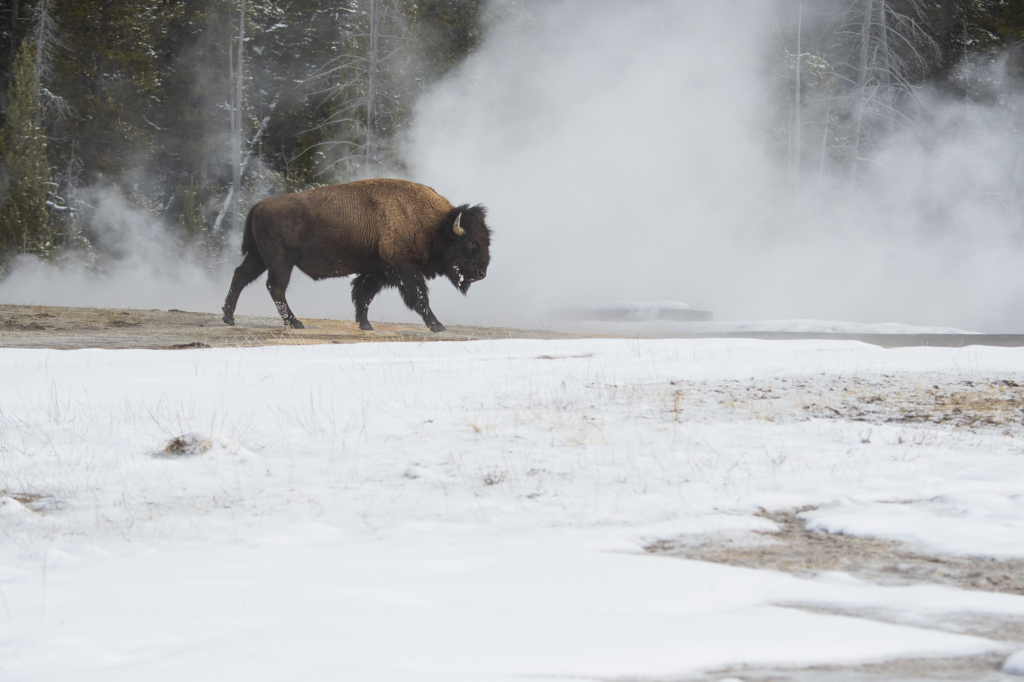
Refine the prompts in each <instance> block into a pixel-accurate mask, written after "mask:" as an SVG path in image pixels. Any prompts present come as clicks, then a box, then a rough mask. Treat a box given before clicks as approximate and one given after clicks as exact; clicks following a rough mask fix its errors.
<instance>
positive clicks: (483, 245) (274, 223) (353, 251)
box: [224, 178, 491, 332]
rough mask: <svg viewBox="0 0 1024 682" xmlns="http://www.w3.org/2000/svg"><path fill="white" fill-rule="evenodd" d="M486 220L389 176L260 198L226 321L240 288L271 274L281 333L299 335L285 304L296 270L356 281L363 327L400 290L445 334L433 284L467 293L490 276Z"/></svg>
mask: <svg viewBox="0 0 1024 682" xmlns="http://www.w3.org/2000/svg"><path fill="white" fill-rule="evenodd" d="M486 214H487V211H486V209H485V208H484V207H483V206H479V205H478V206H469V205H468V204H463V205H462V206H459V207H453V206H452V205H451V204H450V203H449V202H448V200H447V199H445V198H444V197H442V196H441V195H440V194H438V193H437V192H435V191H434V190H432V189H431V188H429V187H426V186H425V185H420V184H417V183H414V182H407V181H405V180H391V179H383V178H381V179H376V180H361V181H359V182H350V183H347V184H344V185H332V186H329V187H318V188H316V189H310V190H306V191H305V192H297V193H295V194H286V195H284V196H280V197H273V198H271V199H264V200H263V201H261V202H259V203H258V204H256V205H255V206H253V207H252V210H250V211H249V216H248V217H247V218H246V220H245V232H244V233H243V235H242V253H243V254H244V255H245V259H244V260H243V261H242V264H241V265H239V266H238V268H236V269H235V274H234V277H232V279H231V287H230V289H228V295H227V298H226V299H225V301H224V322H225V323H227V324H231V325H233V324H234V323H235V317H234V314H235V306H236V305H237V304H238V296H239V294H241V293H242V289H244V288H245V287H246V286H248V285H249V284H250V283H251V282H252V281H253V280H255V279H256V278H257V277H259V276H260V275H262V274H263V273H264V272H267V289H268V290H269V291H270V297H271V298H272V299H274V304H275V305H276V306H277V310H278V312H279V313H280V314H281V318H282V319H283V320H284V323H285V325H286V326H289V327H292V328H294V329H302V327H303V325H302V323H301V322H300V321H299V320H298V319H296V317H295V314H294V313H292V310H291V308H290V307H289V306H288V301H287V300H285V296H284V294H285V290H286V289H287V288H288V282H289V280H290V279H291V275H292V268H296V267H297V268H298V269H299V270H302V271H303V272H304V273H306V274H307V275H309V276H310V277H312V278H313V279H315V280H319V279H326V278H328V277H346V276H348V275H357V277H356V278H355V279H354V280H352V302H353V303H354V304H355V307H356V322H358V323H359V328H360V329H365V330H372V329H373V326H372V325H371V324H370V321H369V318H368V312H369V309H370V302H371V301H373V297H374V296H376V295H377V294H378V293H379V292H380V290H381V289H383V288H385V287H396V288H397V289H398V291H399V293H401V295H402V300H403V301H404V302H405V305H407V306H408V307H409V308H410V309H411V310H414V311H416V312H417V313H419V315H420V316H421V317H422V318H423V322H424V323H425V324H426V325H427V326H428V327H429V328H430V330H431V331H434V332H441V331H444V325H443V324H441V323H440V322H439V321H438V320H437V318H436V317H435V316H434V313H433V311H432V310H431V309H430V301H429V298H428V296H427V280H428V279H433V278H434V277H437V276H439V275H444V276H446V277H447V278H448V279H449V280H450V281H451V283H452V284H453V285H454V286H455V287H456V288H457V289H458V290H459V291H461V292H462V293H463V294H465V293H466V292H467V291H469V286H470V284H472V283H473V282H477V281H479V280H481V279H483V278H484V277H485V276H486V275H487V266H488V265H489V264H490V243H491V237H490V234H491V233H490V229H489V228H488V227H487V225H486V223H485V222H484V218H485V217H486Z"/></svg>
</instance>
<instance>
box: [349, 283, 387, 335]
mask: <svg viewBox="0 0 1024 682" xmlns="http://www.w3.org/2000/svg"><path fill="white" fill-rule="evenodd" d="M383 288H384V282H382V281H381V280H379V279H378V278H376V277H374V276H373V275H359V276H358V277H356V278H355V279H354V280H352V303H353V304H355V306H356V322H358V323H359V328H360V329H362V330H363V331H367V332H370V331H373V325H372V324H370V319H369V311H370V302H371V301H373V297H374V296H376V295H377V294H378V293H380V290H381V289H383Z"/></svg>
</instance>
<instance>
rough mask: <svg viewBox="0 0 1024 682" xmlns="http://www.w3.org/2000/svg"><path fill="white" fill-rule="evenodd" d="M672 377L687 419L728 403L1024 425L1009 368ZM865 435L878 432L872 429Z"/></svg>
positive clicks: (780, 418) (909, 420) (787, 415)
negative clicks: (966, 372) (974, 373)
mask: <svg viewBox="0 0 1024 682" xmlns="http://www.w3.org/2000/svg"><path fill="white" fill-rule="evenodd" d="M669 385H670V387H671V388H670V391H671V396H670V397H671V400H672V406H671V411H672V412H673V414H675V415H678V418H679V419H685V420H701V419H704V418H714V419H721V417H722V410H723V408H724V409H725V411H726V413H730V412H731V413H733V414H734V415H735V416H736V417H737V418H739V419H751V418H753V419H758V420H764V421H777V422H793V421H802V420H807V419H811V418H817V419H842V420H844V421H855V422H865V423H867V424H879V425H882V424H915V425H918V424H922V425H927V424H935V425H943V426H947V427H951V428H967V429H999V430H1002V431H1005V432H1006V433H1007V434H1008V435H1009V434H1011V433H1017V432H1019V431H1020V430H1021V428H1022V426H1024V377H1021V376H1016V375H1012V376H1011V375H1008V374H1003V375H1000V376H999V377H979V378H977V379H975V380H973V381H964V380H956V381H950V380H949V379H948V378H946V377H944V376H939V375H928V374H916V373H912V374H908V375H896V376H884V375H883V376H874V377H857V376H833V375H822V376H820V377H803V378H799V379H787V378H773V379H770V380H764V381H758V382H754V381H736V380H726V381H711V382H708V381H704V382H694V381H686V380H680V381H672V382H670V383H669ZM708 408H713V409H708ZM705 414H706V415H708V417H705ZM865 438H868V439H869V438H870V431H867V432H865Z"/></svg>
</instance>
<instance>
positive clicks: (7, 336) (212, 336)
mask: <svg viewBox="0 0 1024 682" xmlns="http://www.w3.org/2000/svg"><path fill="white" fill-rule="evenodd" d="M235 322H236V324H235V326H233V327H231V326H228V325H226V324H224V322H223V320H222V319H221V316H220V315H219V314H214V313H192V312H186V311H183V310H173V309H172V310H135V309H129V310H119V309H105V308H63V307H55V306H25V305H6V304H0V348H57V349H62V350H72V349H76V348H152V349H174V350H181V349H194V348H236V347H241V346H267V345H305V344H327V343H363V342H367V341H377V342H380V341H418V342H423V341H476V340H483V339H510V338H516V339H555V338H584V337H582V336H578V335H572V334H557V333H554V332H547V331H544V330H528V329H526V330H524V329H510V328H504V327H468V326H459V325H452V326H450V327H448V329H447V331H444V332H441V333H439V334H435V333H433V332H431V331H430V330H428V329H427V328H426V327H425V326H424V325H422V324H389V323H386V322H374V327H375V329H374V331H371V332H366V331H362V330H361V329H359V327H358V325H356V323H355V322H352V321H347V320H326V319H315V318H302V322H303V323H304V324H305V325H306V329H286V328H285V327H284V326H283V324H282V322H281V319H280V318H278V317H262V316H255V315H236V316H235Z"/></svg>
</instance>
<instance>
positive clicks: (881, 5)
mask: <svg viewBox="0 0 1024 682" xmlns="http://www.w3.org/2000/svg"><path fill="white" fill-rule="evenodd" d="M878 31H879V34H880V36H881V40H882V87H883V88H884V89H885V106H886V107H887V108H888V109H889V111H888V114H887V115H886V117H885V129H886V131H887V132H888V133H889V136H890V137H892V131H893V115H894V114H895V107H896V102H895V100H894V99H893V96H892V63H891V62H890V61H889V60H890V59H891V55H890V54H889V29H888V25H887V24H886V22H885V0H879V2H878Z"/></svg>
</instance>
